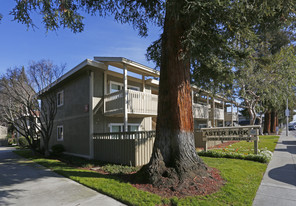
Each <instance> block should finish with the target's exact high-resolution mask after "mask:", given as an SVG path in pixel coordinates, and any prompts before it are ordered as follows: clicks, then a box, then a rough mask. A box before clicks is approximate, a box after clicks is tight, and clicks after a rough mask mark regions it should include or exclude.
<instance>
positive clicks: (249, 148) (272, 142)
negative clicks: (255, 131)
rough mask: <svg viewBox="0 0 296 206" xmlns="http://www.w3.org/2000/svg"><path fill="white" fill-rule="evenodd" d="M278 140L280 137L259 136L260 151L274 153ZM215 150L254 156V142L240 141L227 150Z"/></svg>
mask: <svg viewBox="0 0 296 206" xmlns="http://www.w3.org/2000/svg"><path fill="white" fill-rule="evenodd" d="M278 139H279V136H272V135H266V136H259V145H258V148H259V150H269V151H271V152H273V151H274V148H275V146H276V143H277V141H278ZM213 150H218V151H219V150H221V151H223V152H228V153H240V154H245V155H247V154H253V153H254V142H247V141H240V142H238V143H234V144H232V145H229V146H228V147H226V148H221V149H220V148H219V149H213Z"/></svg>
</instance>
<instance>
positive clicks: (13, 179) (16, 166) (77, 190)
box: [0, 147, 123, 206]
mask: <svg viewBox="0 0 296 206" xmlns="http://www.w3.org/2000/svg"><path fill="white" fill-rule="evenodd" d="M13 149H14V148H9V147H0V205H21V206H26V205H28V206H29V205H30V206H33V205H42V206H52V205H55V206H56V205H64V206H77V205H79V206H88V205H104V206H105V205H106V206H113V205H114V206H119V205H123V204H122V203H120V202H118V201H116V200H114V199H112V198H111V197H108V196H106V195H103V194H100V193H98V192H96V191H94V190H91V189H89V188H87V187H85V186H83V185H81V184H78V183H76V182H74V181H72V180H70V179H67V178H65V177H62V176H60V175H58V174H56V173H54V172H52V171H50V170H49V169H45V168H44V167H42V166H39V165H37V164H35V163H32V162H31V161H28V160H26V159H24V158H21V157H19V156H17V155H16V154H14V153H13V152H12V150H13Z"/></svg>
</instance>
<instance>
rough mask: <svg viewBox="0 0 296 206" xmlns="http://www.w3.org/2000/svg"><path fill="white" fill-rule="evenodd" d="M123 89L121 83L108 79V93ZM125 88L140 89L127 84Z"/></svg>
mask: <svg viewBox="0 0 296 206" xmlns="http://www.w3.org/2000/svg"><path fill="white" fill-rule="evenodd" d="M122 89H123V84H121V83H118V82H112V81H110V93H114V92H118V91H120V90H122ZM127 89H130V90H134V91H140V87H136V86H131V85H128V86H127Z"/></svg>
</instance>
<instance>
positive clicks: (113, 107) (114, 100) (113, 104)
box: [104, 90, 124, 113]
mask: <svg viewBox="0 0 296 206" xmlns="http://www.w3.org/2000/svg"><path fill="white" fill-rule="evenodd" d="M123 104H124V100H123V90H121V91H118V92H114V93H111V94H107V95H105V97H104V113H107V112H111V113H112V112H116V113H118V112H123Z"/></svg>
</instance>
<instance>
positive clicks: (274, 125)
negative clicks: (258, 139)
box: [270, 110, 277, 133]
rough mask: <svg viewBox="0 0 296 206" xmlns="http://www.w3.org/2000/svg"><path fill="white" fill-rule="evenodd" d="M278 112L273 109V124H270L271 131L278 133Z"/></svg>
mask: <svg viewBox="0 0 296 206" xmlns="http://www.w3.org/2000/svg"><path fill="white" fill-rule="evenodd" d="M276 119H277V112H276V111H274V110H272V112H271V124H270V132H271V133H276V126H277V125H276V124H277V120H276Z"/></svg>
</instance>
